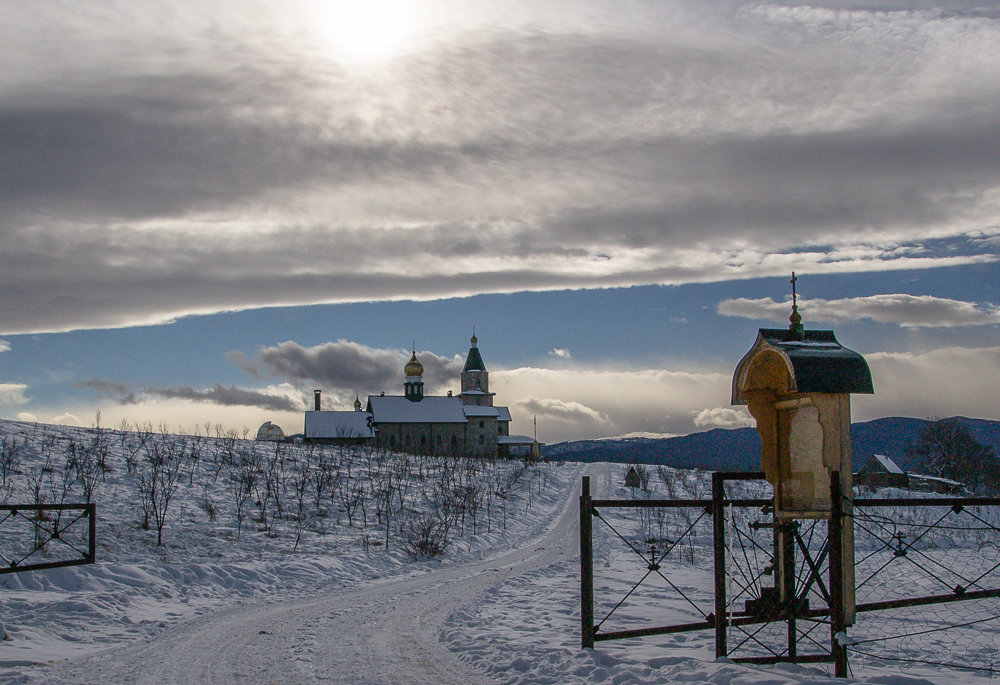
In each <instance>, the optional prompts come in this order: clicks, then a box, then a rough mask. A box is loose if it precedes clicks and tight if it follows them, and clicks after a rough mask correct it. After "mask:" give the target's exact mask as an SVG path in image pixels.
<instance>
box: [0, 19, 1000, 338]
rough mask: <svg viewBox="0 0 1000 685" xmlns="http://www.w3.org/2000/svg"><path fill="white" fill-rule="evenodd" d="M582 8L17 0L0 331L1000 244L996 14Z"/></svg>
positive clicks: (985, 256) (952, 254) (0, 149)
mask: <svg viewBox="0 0 1000 685" xmlns="http://www.w3.org/2000/svg"><path fill="white" fill-rule="evenodd" d="M581 4H583V5H586V9H585V10H583V9H582V8H581V7H579V6H577V5H575V4H574V5H573V6H572V8H571V9H570V10H569V11H563V12H560V11H557V10H553V9H549V10H544V11H543V10H537V9H532V8H530V7H528V6H527V4H525V3H521V4H520V5H518V6H515V5H513V4H512V5H510V6H507V5H504V6H503V7H500V8H498V9H497V11H496V12H491V13H487V14H483V13H469V14H461V16H459V12H461V10H460V8H458V6H457V5H456V6H455V8H453V11H454V12H455V14H454V15H447V16H444V15H442V17H440V20H441V22H442V23H441V24H440V25H439V26H435V27H434V29H435V30H434V31H433V32H432V31H427V32H425V33H426V35H427V36H433V38H423V39H420V40H416V41H415V42H414V43H413V44H412V45H411V46H409V49H408V51H407V52H406V54H405V55H403V56H402V57H400V58H398V59H395V60H390V61H388V62H386V63H384V64H383V65H382V66H381V67H380V68H378V69H365V68H358V67H356V66H355V67H351V68H348V66H347V65H345V64H343V63H340V62H338V61H337V59H336V56H335V55H333V54H332V51H331V50H330V49H329V46H328V45H324V43H323V39H322V38H321V36H319V34H318V32H317V30H316V27H315V26H314V25H313V24H315V22H314V21H312V20H311V19H309V18H308V17H309V16H310V15H309V13H308V12H306V11H305V10H304V9H303V7H302V6H300V5H299V4H298V3H296V2H292V3H291V4H290V6H289V7H288V8H287V10H286V11H282V12H275V11H274V10H273V9H271V8H269V7H267V6H266V5H263V4H257V3H252V5H253V8H254V9H253V11H249V10H246V9H243V8H241V9H240V11H236V10H235V9H234V8H220V9H219V10H218V13H216V12H212V13H206V12H204V11H203V10H201V9H200V8H199V7H196V6H194V5H193V3H189V2H184V1H183V0H181V1H179V2H176V3H162V2H160V3H155V4H154V7H155V10H150V9H149V8H148V6H144V8H143V9H142V10H141V11H140V10H139V9H137V8H136V7H132V6H129V4H128V3H123V2H115V1H111V0H108V2H102V3H95V7H94V8H93V9H88V10H86V11H82V12H80V13H74V14H73V15H72V16H68V15H66V13H64V12H61V11H57V10H56V9H55V8H48V7H39V8H35V7H34V6H32V8H31V9H17V10H16V11H15V10H14V9H10V11H8V12H7V13H5V21H4V25H3V27H0V39H3V41H4V44H5V45H6V46H7V48H8V50H7V52H8V53H9V54H11V55H15V56H16V57H14V58H12V59H11V60H9V63H8V64H6V65H5V67H6V68H5V69H4V73H3V74H2V75H0V88H3V92H4V93H5V97H4V104H3V107H2V108H0V185H2V186H3V187H4V189H5V192H4V195H3V198H0V217H3V218H2V219H0V239H2V240H3V244H4V251H3V253H2V254H0V288H2V289H3V290H4V292H9V293H16V294H17V296H16V297H11V298H7V299H6V300H5V302H4V308H3V316H2V317H0V320H2V324H0V325H2V326H3V329H2V330H3V331H4V332H9V333H27V332H39V331H64V330H70V329H75V328H97V327H115V326H125V325H134V324H139V323H147V324H148V323H163V322H168V321H171V320H174V319H176V318H178V317H181V316H185V315H191V314H199V313H209V312H217V311H222V310H234V309H247V308H254V307H264V306H285V305H294V304H306V303H319V302H347V301H369V300H381V299H384V300H392V299H401V298H408V299H436V298H442V297H451V296H458V295H470V294H475V293H483V292H512V291H520V290H553V289H566V288H602V287H617V286H629V285H636V284H649V283H690V282H708V281H721V280H727V279H734V278H750V277H758V276H773V275H778V274H783V273H786V272H788V271H790V270H791V269H790V267H795V268H798V269H799V270H803V271H805V270H808V271H809V272H810V273H817V274H818V273H842V272H858V271H870V270H879V271H881V270H885V269H888V268H894V269H904V268H926V267H929V266H934V265H946V264H965V263H972V262H977V261H990V260H996V259H997V258H998V255H997V244H996V242H995V240H992V236H995V235H996V230H995V228H992V227H995V226H997V225H998V224H1000V202H998V201H997V196H998V195H997V189H998V188H1000V122H998V121H997V119H996V116H995V107H994V103H995V101H996V99H997V97H1000V85H998V83H997V80H996V79H995V78H994V75H995V74H996V73H997V72H998V71H1000V26H998V23H997V21H996V17H995V16H993V13H990V12H986V11H982V12H979V13H976V12H971V11H970V12H963V11H958V10H949V11H947V12H940V11H891V12H887V11H877V10H875V9H872V10H871V11H863V10H856V11H850V12H847V11H831V10H830V9H826V8H823V7H792V8H788V7H781V6H779V5H774V4H769V5H747V6H741V5H737V6H736V7H735V9H734V6H733V5H732V4H729V3H722V4H712V3H702V4H701V5H698V6H686V7H679V6H676V5H673V4H669V5H667V4H662V3H661V4H656V3H653V4H649V3H647V4H645V5H642V4H633V5H630V6H629V7H628V8H627V9H626V10H623V9H622V7H621V6H619V5H612V4H607V3H589V2H582V3H581ZM209 15H213V16H209ZM109 16H112V17H114V21H108V17H109ZM150 16H156V17H158V18H160V19H159V20H157V21H150V19H149V17H150ZM501 17H502V19H501ZM417 33H421V32H417ZM29 151H30V154H29ZM968 236H976V237H977V239H978V242H976V244H975V245H972V244H966V242H965V240H964V239H965V238H966V237H968ZM931 240H942V241H946V242H949V241H950V242H951V243H954V244H958V243H961V244H962V245H963V246H964V247H965V248H966V249H964V250H959V251H945V250H942V251H927V250H926V249H925V247H924V246H925V245H926V244H927V243H928V242H929V241H931Z"/></svg>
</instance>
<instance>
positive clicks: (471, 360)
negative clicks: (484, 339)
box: [462, 335, 486, 373]
mask: <svg viewBox="0 0 1000 685" xmlns="http://www.w3.org/2000/svg"><path fill="white" fill-rule="evenodd" d="M477 342H478V341H477V340H476V336H475V335H473V336H472V347H470V348H469V355H468V356H467V357H466V358H465V368H463V369H462V373H465V372H466V371H485V370H486V364H484V363H483V355H481V354H479V347H478V346H477V344H476V343H477Z"/></svg>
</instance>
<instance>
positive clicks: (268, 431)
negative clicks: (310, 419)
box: [257, 421, 285, 442]
mask: <svg viewBox="0 0 1000 685" xmlns="http://www.w3.org/2000/svg"><path fill="white" fill-rule="evenodd" d="M257 439H258V440H270V441H276V442H283V441H284V440H285V433H284V431H282V430H281V427H280V426H277V425H275V424H273V423H271V422H270V421H265V422H264V423H263V425H262V426H261V427H260V428H258V429H257Z"/></svg>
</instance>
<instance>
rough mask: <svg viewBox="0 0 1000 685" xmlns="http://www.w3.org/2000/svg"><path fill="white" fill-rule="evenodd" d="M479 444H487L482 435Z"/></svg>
mask: <svg viewBox="0 0 1000 685" xmlns="http://www.w3.org/2000/svg"><path fill="white" fill-rule="evenodd" d="M479 444H480V445H483V444H486V440H485V439H484V438H483V436H481V435H480V436H479Z"/></svg>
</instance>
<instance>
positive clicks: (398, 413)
mask: <svg viewBox="0 0 1000 685" xmlns="http://www.w3.org/2000/svg"><path fill="white" fill-rule="evenodd" d="M368 409H369V410H370V411H371V413H372V416H373V417H375V423H467V422H468V419H466V418H465V412H463V411H462V400H460V399H459V398H457V397H435V396H424V398H423V399H422V400H420V401H419V402H412V401H410V400H409V399H407V398H406V397H404V396H402V395H384V396H382V395H380V396H377V397H376V396H372V397H369V398H368Z"/></svg>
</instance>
